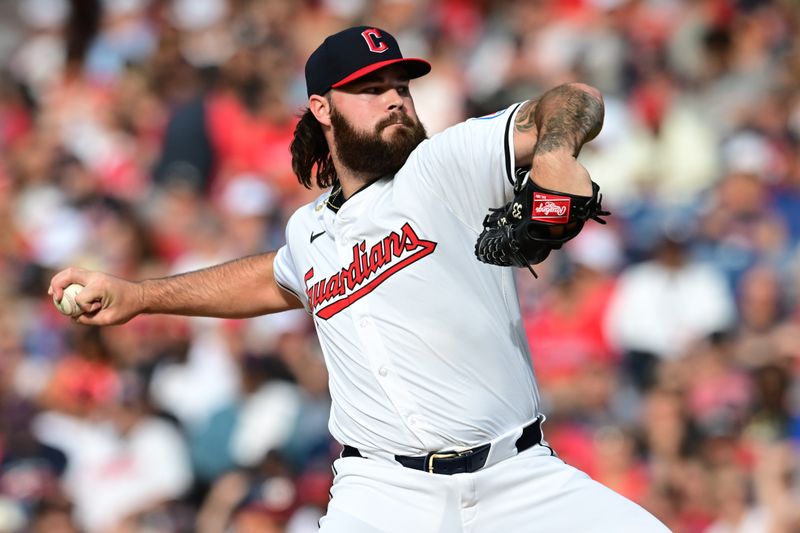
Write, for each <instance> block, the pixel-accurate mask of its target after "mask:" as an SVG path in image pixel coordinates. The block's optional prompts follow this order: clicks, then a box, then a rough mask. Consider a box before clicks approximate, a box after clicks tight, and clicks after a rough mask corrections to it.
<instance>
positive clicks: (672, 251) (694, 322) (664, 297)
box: [607, 232, 735, 387]
mask: <svg viewBox="0 0 800 533" xmlns="http://www.w3.org/2000/svg"><path fill="white" fill-rule="evenodd" d="M609 305H610V308H609V311H608V322H607V327H608V335H609V336H610V337H611V338H612V339H613V341H614V342H615V344H616V345H617V346H619V348H620V349H621V350H624V352H625V354H626V361H627V364H628V365H630V371H631V376H632V377H633V378H634V380H635V382H636V383H637V384H638V385H639V386H640V387H648V386H650V385H651V384H652V383H653V381H654V379H655V371H656V367H657V365H658V363H659V361H661V360H669V359H672V358H675V357H678V356H680V355H681V354H682V353H683V351H684V350H685V349H686V348H688V346H689V345H690V343H692V342H693V341H695V340H697V339H700V338H702V337H704V336H706V335H708V334H711V333H713V332H716V331H722V330H725V329H727V328H729V327H731V325H732V324H733V321H734V319H735V308H734V304H733V299H732V297H731V294H730V293H729V291H728V288H727V285H726V284H725V280H724V279H723V278H722V277H721V276H720V275H719V273H718V271H716V270H715V269H713V268H712V267H710V266H707V265H704V264H701V263H698V262H696V261H693V260H692V259H691V258H690V257H688V256H687V250H686V242H685V240H684V239H683V237H676V236H673V235H669V234H667V233H666V232H665V233H664V234H663V235H662V236H661V239H660V242H658V244H657V246H656V249H655V250H654V252H653V259H651V260H649V261H645V262H643V263H640V264H637V265H633V266H630V267H628V268H627V269H626V270H625V271H623V272H622V274H621V275H620V278H619V282H618V284H617V288H616V291H615V293H614V295H613V296H612V300H611V303H610V304H609Z"/></svg>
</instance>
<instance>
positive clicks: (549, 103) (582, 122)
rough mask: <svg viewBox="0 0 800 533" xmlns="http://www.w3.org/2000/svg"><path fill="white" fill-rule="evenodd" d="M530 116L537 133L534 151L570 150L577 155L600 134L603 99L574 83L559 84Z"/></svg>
mask: <svg viewBox="0 0 800 533" xmlns="http://www.w3.org/2000/svg"><path fill="white" fill-rule="evenodd" d="M533 115H534V116H533V122H534V123H535V125H536V127H537V128H538V132H539V139H538V141H537V143H536V148H535V150H536V153H539V154H541V153H547V152H552V151H555V150H560V149H569V150H571V151H572V152H573V155H577V153H578V151H579V150H580V148H581V146H583V145H584V143H586V142H588V141H590V140H592V139H593V138H595V137H596V136H597V134H598V133H600V128H601V127H602V125H603V102H602V100H599V99H598V98H597V97H596V96H594V95H593V94H591V93H588V92H586V91H585V90H582V89H580V88H578V87H575V86H573V85H560V86H558V87H556V88H554V89H552V90H550V91H548V92H547V93H545V94H544V95H543V96H542V98H541V99H540V100H539V105H537V106H536V109H535V111H534V113H533Z"/></svg>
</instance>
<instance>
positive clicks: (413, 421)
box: [408, 416, 417, 426]
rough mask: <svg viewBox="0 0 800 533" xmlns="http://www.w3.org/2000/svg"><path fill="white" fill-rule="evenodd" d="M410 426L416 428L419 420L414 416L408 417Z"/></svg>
mask: <svg viewBox="0 0 800 533" xmlns="http://www.w3.org/2000/svg"><path fill="white" fill-rule="evenodd" d="M408 425H409V426H416V425H417V418H416V417H414V416H409V417H408Z"/></svg>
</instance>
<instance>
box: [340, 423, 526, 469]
mask: <svg viewBox="0 0 800 533" xmlns="http://www.w3.org/2000/svg"><path fill="white" fill-rule="evenodd" d="M541 442H542V422H541V420H540V419H538V418H537V419H536V420H534V421H533V422H532V423H530V424H528V425H527V426H525V427H524V428H523V429H522V435H520V437H519V438H518V439H517V441H516V442H515V443H514V445H515V446H516V448H517V453H520V452H522V451H524V450H527V449H528V448H530V447H531V446H533V445H535V444H540V443H541ZM490 449H491V444H482V445H480V446H476V447H474V448H470V449H468V450H461V451H452V452H431V453H429V454H428V455H420V456H406V455H395V456H394V458H395V460H396V461H397V462H398V463H400V464H401V465H403V466H405V467H406V468H413V469H414V470H422V471H423V472H431V473H433V474H443V475H446V476H450V475H453V474H463V473H469V472H475V471H476V470H480V469H481V468H483V466H484V465H485V464H486V459H487V458H488V457H489V450H490ZM342 457H364V456H363V455H361V452H359V451H358V450H357V449H356V448H353V447H352V446H348V445H346V444H345V446H344V449H343V450H342Z"/></svg>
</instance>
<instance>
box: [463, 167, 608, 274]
mask: <svg viewBox="0 0 800 533" xmlns="http://www.w3.org/2000/svg"><path fill="white" fill-rule="evenodd" d="M514 191H515V193H514V199H513V200H511V201H510V202H509V203H507V204H506V205H504V206H503V207H499V208H496V209H490V210H489V214H488V215H486V217H485V218H484V220H483V232H481V234H480V235H479V236H478V241H477V242H476V243H475V255H476V256H477V258H478V259H479V260H480V261H482V262H484V263H488V264H490V265H498V266H516V267H527V268H528V270H530V271H531V273H533V275H534V276H536V272H534V271H533V269H532V268H531V265H536V264H538V263H541V262H542V261H544V260H545V259H547V256H548V255H550V252H551V251H552V250H557V249H558V248H561V245H562V244H564V243H565V242H567V241H568V240H570V239H572V238H574V237H575V236H576V235H578V233H580V232H581V230H582V229H583V225H584V223H585V222H586V221H587V220H589V219H592V220H595V221H597V222H599V223H601V224H605V223H606V221H605V220H603V219H602V218H601V217H605V216H608V215H610V214H611V213H610V212H608V211H603V208H602V207H601V205H600V201H601V199H602V195H601V194H600V187H599V186H598V185H597V184H596V183H595V182H594V181H593V182H592V195H591V196H576V195H573V194H567V193H563V192H557V191H551V190H548V189H544V188H542V187H539V186H538V185H536V183H534V182H533V180H532V179H530V172H525V173H523V172H522V171H518V173H517V182H516V185H515V186H514Z"/></svg>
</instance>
